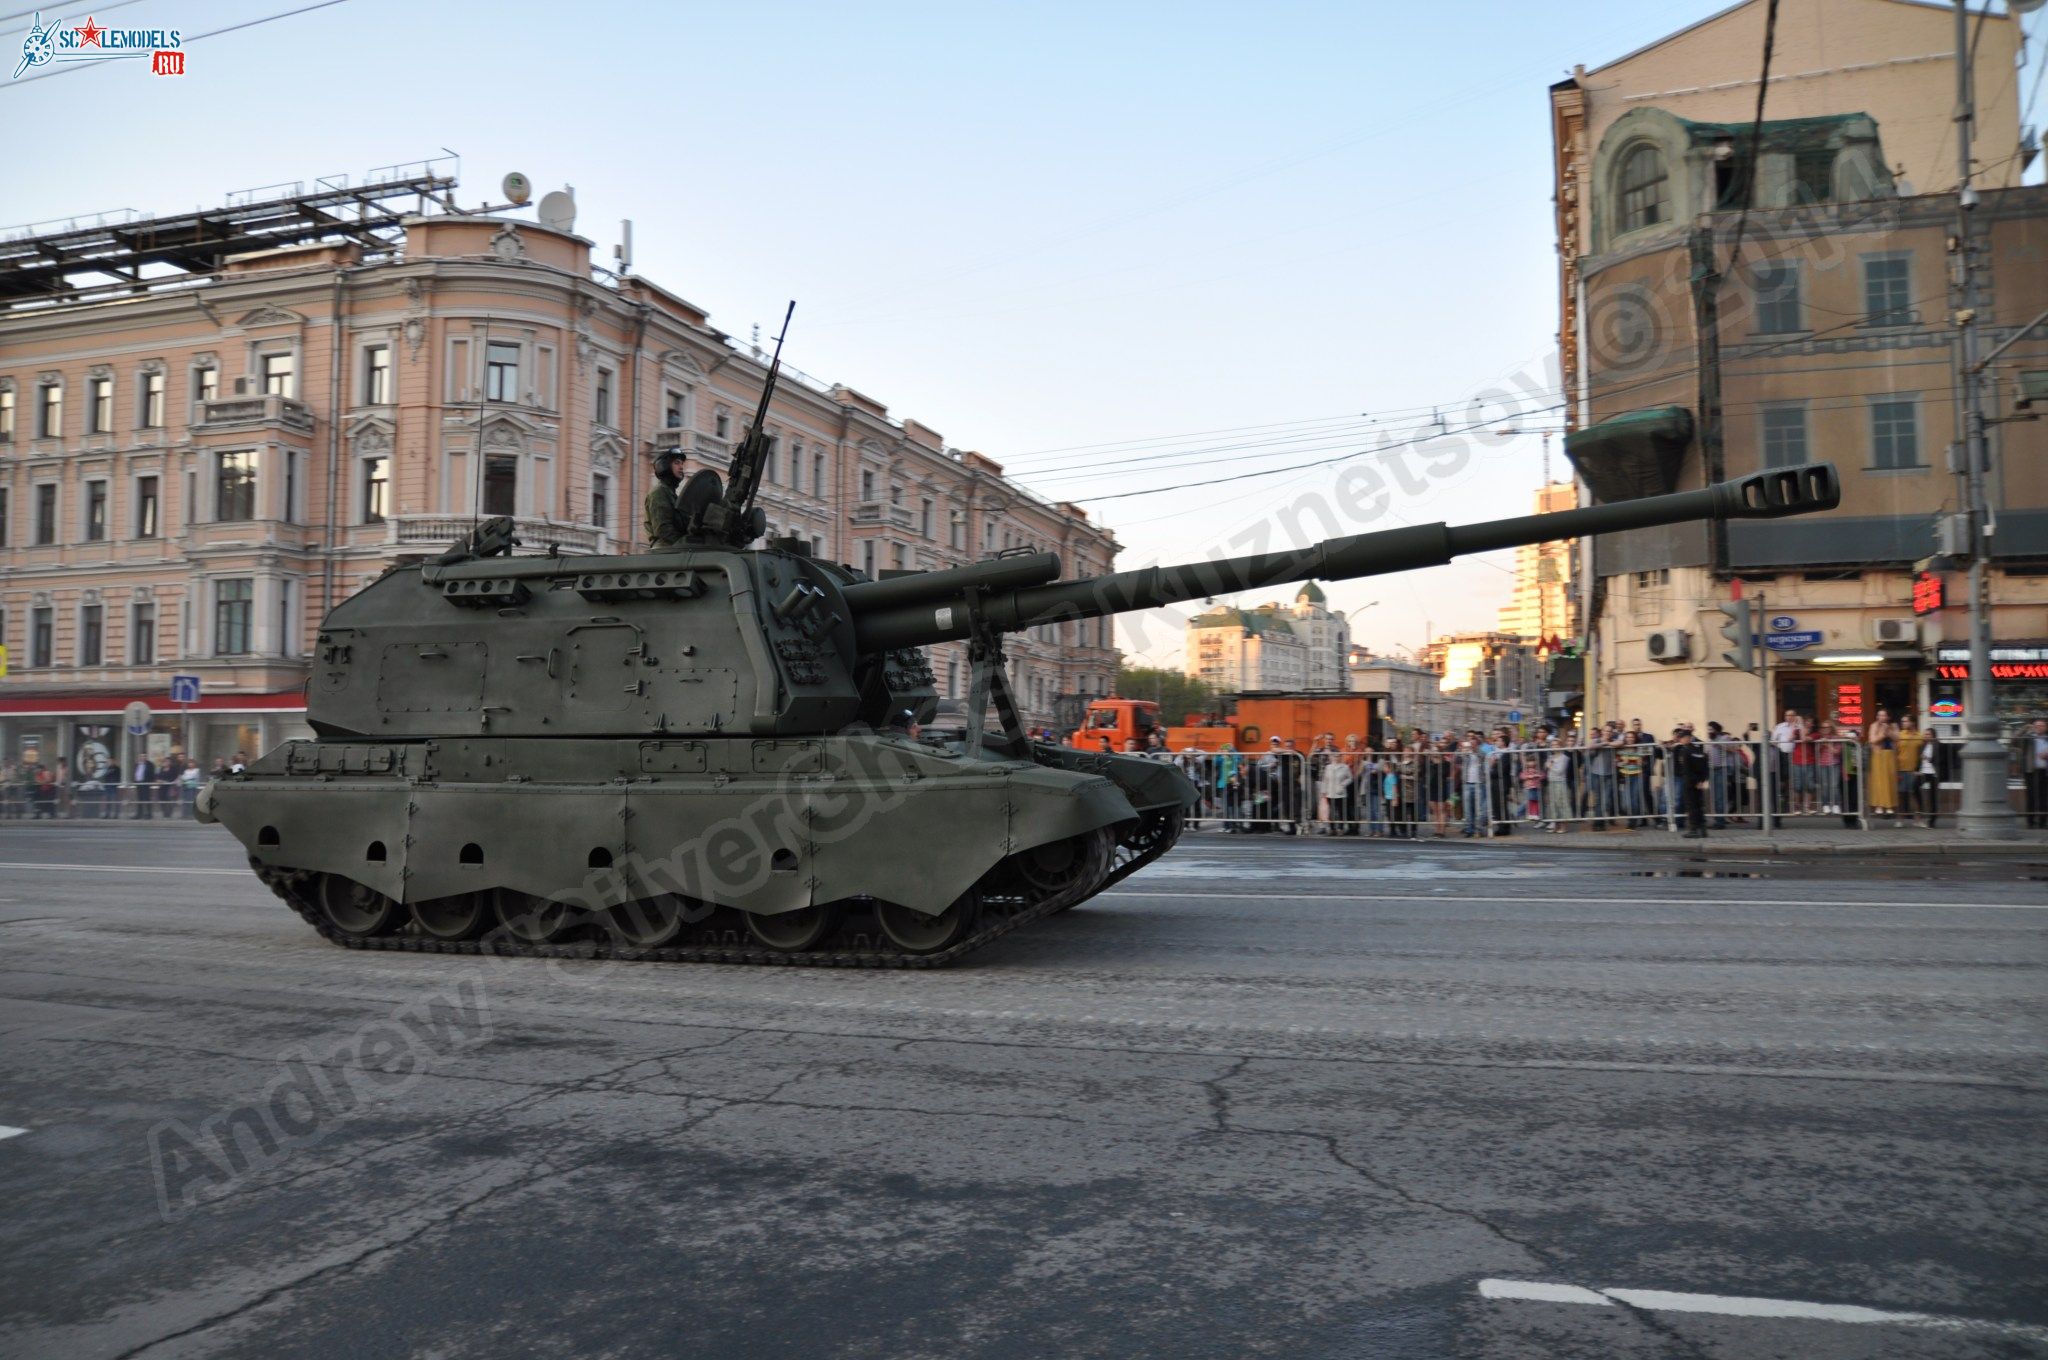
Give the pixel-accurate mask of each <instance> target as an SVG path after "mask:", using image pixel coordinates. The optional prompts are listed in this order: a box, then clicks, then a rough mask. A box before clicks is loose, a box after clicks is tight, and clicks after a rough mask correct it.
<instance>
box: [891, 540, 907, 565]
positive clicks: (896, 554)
mask: <svg viewBox="0 0 2048 1360" xmlns="http://www.w3.org/2000/svg"><path fill="white" fill-rule="evenodd" d="M890 556H891V557H893V558H894V559H895V562H896V570H898V571H909V570H910V546H909V545H908V544H906V543H897V544H894V545H893V546H892V547H891V548H890Z"/></svg>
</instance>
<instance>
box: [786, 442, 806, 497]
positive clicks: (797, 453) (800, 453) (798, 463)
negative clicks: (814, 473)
mask: <svg viewBox="0 0 2048 1360" xmlns="http://www.w3.org/2000/svg"><path fill="white" fill-rule="evenodd" d="M789 489H790V490H791V491H801V490H803V489H804V441H803V440H801V439H793V440H791V441H790V444H789Z"/></svg>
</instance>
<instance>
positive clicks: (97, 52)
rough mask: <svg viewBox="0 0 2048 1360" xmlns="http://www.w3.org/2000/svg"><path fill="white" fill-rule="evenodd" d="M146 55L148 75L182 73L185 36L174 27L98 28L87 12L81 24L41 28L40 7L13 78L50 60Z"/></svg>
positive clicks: (178, 74) (118, 57)
mask: <svg viewBox="0 0 2048 1360" xmlns="http://www.w3.org/2000/svg"><path fill="white" fill-rule="evenodd" d="M145 57H146V58H148V60H149V73H150V74H151V75H155V76H181V75H184V74H185V52H184V39H183V37H182V36H181V35H180V33H179V31H178V30H177V29H175V28H101V27H100V26H99V24H98V23H96V22H94V20H93V19H92V17H91V16H90V15H88V16H87V17H86V20H85V22H84V23H83V24H73V25H71V26H69V27H62V26H59V25H57V24H51V25H49V26H48V27H44V25H43V16H42V12H41V11H40V10H39V11H37V13H36V17H35V22H34V23H32V24H30V25H29V28H28V36H27V37H25V38H23V39H22V40H21V63H20V64H19V65H18V66H16V67H15V68H14V78H15V79H16V80H19V79H21V73H22V72H24V71H26V70H28V69H29V68H30V67H32V66H47V65H49V64H50V63H52V62H62V61H121V60H124V59H132V60H138V61H139V60H141V59H143V58H145Z"/></svg>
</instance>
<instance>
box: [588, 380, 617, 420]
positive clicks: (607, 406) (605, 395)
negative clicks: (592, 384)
mask: <svg viewBox="0 0 2048 1360" xmlns="http://www.w3.org/2000/svg"><path fill="white" fill-rule="evenodd" d="M592 418H593V419H595V420H596V421H597V423H598V424H600V425H609V424H611V423H612V371H611V370H610V369H608V368H600V369H599V370H597V406H596V410H595V411H594V412H593V413H592Z"/></svg>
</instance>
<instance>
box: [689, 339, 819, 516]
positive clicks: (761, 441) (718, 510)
mask: <svg viewBox="0 0 2048 1360" xmlns="http://www.w3.org/2000/svg"><path fill="white" fill-rule="evenodd" d="M795 315H796V301H795V299H791V300H790V304H789V310H788V311H786V312H784V313H783V314H782V333H781V334H779V335H777V336H776V337H775V358H774V359H773V360H772V361H771V362H770V363H769V365H768V376H767V377H766V378H765V379H763V380H762V383H761V404H760V405H759V406H758V407H756V408H755V410H754V423H753V424H752V425H749V426H748V427H747V432H746V436H745V437H744V438H743V439H741V440H740V445H739V447H738V448H737V449H735V450H733V455H732V463H731V465H730V466H729V467H727V468H726V470H725V471H726V475H725V496H724V498H723V499H722V500H720V501H718V502H717V503H716V504H714V505H711V506H709V507H708V508H707V509H706V510H705V512H704V528H705V531H706V533H707V534H709V536H710V537H712V538H713V539H716V540H718V541H720V542H724V543H729V544H731V545H732V546H733V547H735V548H741V547H745V546H746V545H747V544H749V543H751V542H753V541H754V539H755V538H756V537H758V536H759V533H760V522H759V521H758V520H757V519H756V518H755V516H754V513H753V508H754V495H755V493H756V492H758V491H759V490H760V489H761V469H762V467H763V465H764V464H766V462H767V461H768V404H769V403H770V402H772V401H773V400H774V399H775V382H776V379H778V378H779V377H781V376H782V342H783V341H784V340H786V339H788V338H789V321H790V318H791V317H793V316H795Z"/></svg>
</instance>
